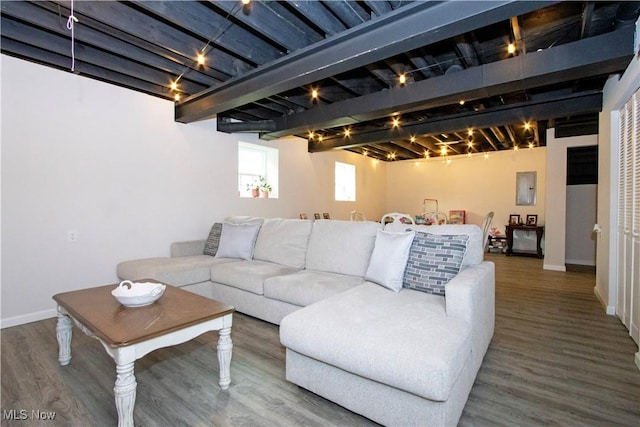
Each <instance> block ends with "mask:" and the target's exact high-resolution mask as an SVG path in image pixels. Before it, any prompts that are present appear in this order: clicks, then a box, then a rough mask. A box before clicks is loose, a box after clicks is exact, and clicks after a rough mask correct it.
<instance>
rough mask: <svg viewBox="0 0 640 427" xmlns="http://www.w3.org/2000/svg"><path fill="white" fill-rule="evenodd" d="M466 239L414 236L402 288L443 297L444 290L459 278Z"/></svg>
mask: <svg viewBox="0 0 640 427" xmlns="http://www.w3.org/2000/svg"><path fill="white" fill-rule="evenodd" d="M468 240H469V236H467V235H466V234H431V233H422V232H419V231H417V232H415V237H414V239H413V242H412V243H411V249H410V251H409V259H408V261H407V266H406V268H405V270H404V279H403V283H402V286H403V287H405V288H409V289H413V290H416V291H421V292H426V293H430V294H436V295H441V296H445V287H446V284H447V283H449V281H450V280H451V279H453V278H454V277H455V276H457V275H458V272H459V271H460V267H461V265H462V259H463V257H464V253H465V252H466V250H467V241H468Z"/></svg>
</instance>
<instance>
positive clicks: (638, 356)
mask: <svg viewBox="0 0 640 427" xmlns="http://www.w3.org/2000/svg"><path fill="white" fill-rule="evenodd" d="M635 360H636V366H637V367H638V369H639V370H640V351H639V352H637V353H636V357H635Z"/></svg>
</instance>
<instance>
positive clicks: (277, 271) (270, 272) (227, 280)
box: [210, 259, 299, 295]
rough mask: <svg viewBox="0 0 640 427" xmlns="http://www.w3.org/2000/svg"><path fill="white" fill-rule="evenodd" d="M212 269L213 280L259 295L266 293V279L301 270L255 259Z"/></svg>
mask: <svg viewBox="0 0 640 427" xmlns="http://www.w3.org/2000/svg"><path fill="white" fill-rule="evenodd" d="M210 270H211V281H213V282H218V283H222V284H223V285H227V286H232V287H234V288H238V289H242V290H245V291H249V292H252V293H254V294H258V295H263V294H264V289H263V283H264V281H265V279H268V278H269V277H273V276H280V275H283V274H291V273H295V272H297V271H299V270H298V269H297V268H293V267H287V266H286V265H280V264H275V263H273V262H267V261H260V260H255V259H254V260H250V261H238V262H230V263H225V264H219V265H216V266H214V267H213V268H211V269H210Z"/></svg>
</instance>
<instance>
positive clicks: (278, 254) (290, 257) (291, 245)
mask: <svg viewBox="0 0 640 427" xmlns="http://www.w3.org/2000/svg"><path fill="white" fill-rule="evenodd" d="M312 226H313V222H311V221H308V220H300V219H282V218H269V219H265V220H264V222H263V223H262V227H260V232H259V233H258V239H257V240H256V246H255V249H254V251H253V259H258V260H261V261H269V262H275V263H277V264H282V265H286V266H289V267H294V268H304V265H305V259H306V256H307V243H308V242H309V235H310V234H311V228H312Z"/></svg>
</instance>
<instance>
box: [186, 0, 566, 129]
mask: <svg viewBox="0 0 640 427" xmlns="http://www.w3.org/2000/svg"><path fill="white" fill-rule="evenodd" d="M222 3H224V2H216V4H217V5H220V7H223V6H222ZM552 3H553V2H552V1H527V2H522V1H515V0H510V1H492V2H479V1H474V2H471V1H469V2H465V4H464V7H460V2H433V1H420V2H415V3H413V4H410V5H407V6H404V7H402V8H400V9H398V10H395V11H393V12H390V13H389V14H387V15H384V16H382V17H380V18H379V19H374V20H371V21H368V22H367V23H365V24H362V25H358V26H357V27H353V28H351V29H350V30H347V31H343V32H341V33H339V34H337V35H335V36H334V37H331V38H329V39H326V40H323V41H320V42H317V43H315V44H313V45H310V46H307V47H305V48H303V49H299V50H297V51H296V52H293V53H291V54H289V55H287V56H286V57H284V58H281V59H279V60H276V61H273V62H271V63H268V64H265V65H264V66H262V67H258V68H256V69H254V70H252V71H249V72H247V73H245V74H243V75H242V76H241V77H238V78H234V79H231V80H229V81H228V82H225V83H223V84H221V85H218V86H216V87H213V88H210V89H207V90H205V91H203V92H200V93H198V94H196V95H192V96H191V97H189V98H187V99H185V100H184V101H182V102H180V103H179V104H177V105H176V111H175V118H176V121H179V122H183V123H190V122H194V121H198V120H203V119H207V118H212V117H213V116H215V115H216V114H217V113H221V112H223V111H226V110H230V109H233V108H236V107H239V106H241V105H244V104H246V103H249V102H253V101H257V100H258V99H262V98H266V97H268V96H272V95H274V94H277V93H280V92H283V91H286V90H290V89H293V88H295V87H299V86H304V85H307V84H310V83H313V82H316V81H320V80H322V79H325V78H328V77H331V76H333V75H335V74H339V73H341V72H345V71H348V70H351V69H354V68H357V67H362V66H365V65H367V64H371V63H373V62H375V61H378V60H383V59H386V58H389V57H391V56H394V55H398V54H401V53H404V52H407V51H408V50H411V49H415V48H419V47H421V46H425V45H429V44H432V43H436V42H439V41H442V40H445V39H447V38H450V37H454V36H456V35H460V34H464V33H466V32H469V31H473V30H475V29H477V28H480V27H483V26H486V25H489V24H490V23H492V22H499V21H502V20H508V19H510V18H511V17H512V16H516V15H520V14H523V13H527V12H530V11H533V10H536V9H538V8H541V7H544V6H545V5H549V4H552ZM258 4H259V3H256V4H254V5H253V6H258ZM254 11H255V9H254ZM255 17H256V16H255V14H254V15H251V19H255ZM247 19H249V18H247Z"/></svg>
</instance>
